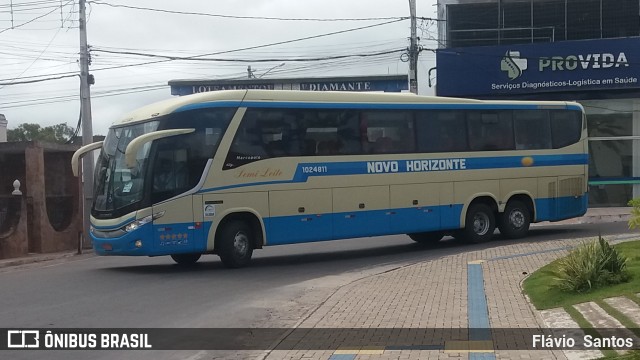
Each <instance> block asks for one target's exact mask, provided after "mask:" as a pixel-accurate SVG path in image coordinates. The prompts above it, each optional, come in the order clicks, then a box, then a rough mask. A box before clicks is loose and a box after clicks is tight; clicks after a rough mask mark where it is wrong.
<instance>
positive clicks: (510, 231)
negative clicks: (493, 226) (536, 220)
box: [498, 200, 531, 239]
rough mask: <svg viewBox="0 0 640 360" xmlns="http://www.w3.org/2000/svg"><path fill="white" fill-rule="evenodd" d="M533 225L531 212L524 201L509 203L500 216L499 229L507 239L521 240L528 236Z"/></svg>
mask: <svg viewBox="0 0 640 360" xmlns="http://www.w3.org/2000/svg"><path fill="white" fill-rule="evenodd" d="M529 225H531V212H530V211H529V207H527V205H526V204H524V203H523V202H522V201H518V200H513V201H509V203H508V204H507V207H506V208H505V209H504V212H503V213H502V214H500V219H499V221H498V228H499V229H500V233H501V234H502V235H503V236H504V237H505V238H507V239H519V238H522V237H524V236H526V235H527V232H528V231H529Z"/></svg>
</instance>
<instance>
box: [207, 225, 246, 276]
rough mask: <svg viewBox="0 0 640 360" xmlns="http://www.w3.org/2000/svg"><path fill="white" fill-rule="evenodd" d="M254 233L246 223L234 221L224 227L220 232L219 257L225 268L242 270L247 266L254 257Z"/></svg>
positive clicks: (218, 240)
mask: <svg viewBox="0 0 640 360" xmlns="http://www.w3.org/2000/svg"><path fill="white" fill-rule="evenodd" d="M252 236H253V233H252V232H251V227H250V226H249V225H247V223H245V222H244V221H241V220H233V221H230V222H228V223H227V224H225V225H224V227H223V228H222V230H221V231H220V238H219V239H216V241H217V242H218V243H217V245H218V255H219V256H220V260H221V261H222V263H223V264H224V266H226V267H228V268H240V267H243V266H247V265H248V264H249V262H250V261H251V255H253V246H252V244H253V242H252V241H251V239H252Z"/></svg>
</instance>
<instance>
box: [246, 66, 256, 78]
mask: <svg viewBox="0 0 640 360" xmlns="http://www.w3.org/2000/svg"><path fill="white" fill-rule="evenodd" d="M255 77H256V76H255V75H253V70H251V65H249V66H247V78H249V79H252V78H255Z"/></svg>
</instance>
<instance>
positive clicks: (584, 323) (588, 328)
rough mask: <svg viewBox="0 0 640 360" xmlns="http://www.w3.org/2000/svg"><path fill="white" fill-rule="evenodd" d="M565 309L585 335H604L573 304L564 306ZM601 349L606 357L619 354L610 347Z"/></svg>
mask: <svg viewBox="0 0 640 360" xmlns="http://www.w3.org/2000/svg"><path fill="white" fill-rule="evenodd" d="M564 311H566V312H567V314H569V316H571V318H572V319H573V321H575V322H576V323H578V326H579V327H580V328H581V329H582V331H584V334H585V335H591V336H593V337H598V338H599V337H602V335H600V333H599V332H598V331H597V330H596V329H594V328H593V325H591V323H590V322H589V321H588V320H587V319H585V318H584V316H582V314H581V313H580V311H578V309H576V308H574V307H573V306H571V305H566V306H564ZM600 351H601V352H602V355H604V356H605V358H609V357H613V356H617V355H618V353H617V352H616V351H615V350H613V349H610V348H604V349H600Z"/></svg>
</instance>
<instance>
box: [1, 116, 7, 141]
mask: <svg viewBox="0 0 640 360" xmlns="http://www.w3.org/2000/svg"><path fill="white" fill-rule="evenodd" d="M7 124H9V122H8V121H7V118H5V117H4V115H2V114H0V142H7Z"/></svg>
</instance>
